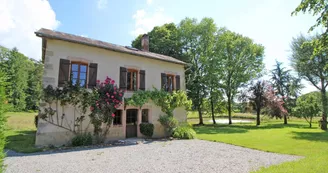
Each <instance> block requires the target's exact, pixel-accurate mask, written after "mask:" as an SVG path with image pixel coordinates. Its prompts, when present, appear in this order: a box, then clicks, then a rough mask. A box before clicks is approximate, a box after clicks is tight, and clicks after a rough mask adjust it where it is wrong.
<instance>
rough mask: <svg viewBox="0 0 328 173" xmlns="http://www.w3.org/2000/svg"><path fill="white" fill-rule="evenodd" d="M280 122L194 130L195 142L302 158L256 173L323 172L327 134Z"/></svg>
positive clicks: (327, 151) (298, 122)
mask: <svg viewBox="0 0 328 173" xmlns="http://www.w3.org/2000/svg"><path fill="white" fill-rule="evenodd" d="M282 122H283V121H282V120H279V121H277V120H265V122H262V125H261V126H259V127H256V126H255V125H254V123H252V124H235V125H216V126H213V125H209V124H208V125H205V126H195V131H196V132H197V138H198V139H203V140H209V141H216V142H224V143H229V144H233V145H238V146H243V147H247V148H254V149H258V150H263V151H269V152H275V153H283V154H292V155H299V156H305V158H304V159H301V160H299V161H294V162H287V163H283V164H280V165H276V166H271V167H269V168H262V169H260V170H259V171H257V172H265V173H267V172H288V173H290V172H307V173H309V172H327V169H328V164H327V163H328V132H325V131H322V130H320V129H319V128H318V124H317V123H315V124H313V125H312V128H309V126H308V124H307V123H306V122H305V120H300V119H291V120H290V121H289V124H288V125H283V124H282Z"/></svg>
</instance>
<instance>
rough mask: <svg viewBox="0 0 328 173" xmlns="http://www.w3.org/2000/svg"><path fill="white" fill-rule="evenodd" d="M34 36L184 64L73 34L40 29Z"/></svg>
mask: <svg viewBox="0 0 328 173" xmlns="http://www.w3.org/2000/svg"><path fill="white" fill-rule="evenodd" d="M35 34H36V35H37V36H38V37H44V38H51V39H58V40H63V41H68V42H72V43H78V44H83V45H88V46H93V47H99V48H103V49H108V50H112V51H116V52H121V53H127V54H131V55H136V56H142V57H146V58H152V59H157V60H161V61H167V62H172V63H176V64H183V65H184V64H186V63H185V62H183V61H180V60H178V59H175V58H173V57H170V56H166V55H161V54H157V53H152V52H147V51H142V50H139V49H136V48H131V47H127V46H120V45H116V44H112V43H108V42H103V41H100V40H94V39H91V38H86V37H82V36H77V35H73V34H68V33H63V32H58V31H53V30H49V29H45V28H41V29H40V30H38V31H36V32H35Z"/></svg>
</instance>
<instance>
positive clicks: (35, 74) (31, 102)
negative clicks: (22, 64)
mask: <svg viewBox="0 0 328 173" xmlns="http://www.w3.org/2000/svg"><path fill="white" fill-rule="evenodd" d="M42 75H43V64H42V62H41V61H36V60H33V59H30V60H29V61H28V81H27V88H26V90H25V93H26V98H25V102H26V108H25V109H26V110H38V106H39V102H40V99H41V92H42Z"/></svg>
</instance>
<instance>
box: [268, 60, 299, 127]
mask: <svg viewBox="0 0 328 173" xmlns="http://www.w3.org/2000/svg"><path fill="white" fill-rule="evenodd" d="M271 81H272V87H273V89H274V90H275V91H276V93H277V95H278V96H279V97H281V98H282V99H283V101H284V103H285V104H284V107H285V108H286V110H288V112H291V108H292V106H295V102H296V98H297V97H298V95H299V94H300V91H301V89H302V87H303V86H302V84H301V79H300V78H297V77H295V76H293V75H292V74H291V70H289V69H286V67H283V66H282V63H281V62H278V61H276V65H275V67H274V69H272V70H271ZM284 124H287V114H285V116H284Z"/></svg>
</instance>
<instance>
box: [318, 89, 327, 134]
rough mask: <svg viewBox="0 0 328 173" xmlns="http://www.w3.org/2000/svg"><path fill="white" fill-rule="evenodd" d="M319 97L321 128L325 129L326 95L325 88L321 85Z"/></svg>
mask: <svg viewBox="0 0 328 173" xmlns="http://www.w3.org/2000/svg"><path fill="white" fill-rule="evenodd" d="M321 97H322V108H323V111H322V119H321V125H320V127H321V130H327V109H328V108H327V106H328V105H327V104H328V103H327V96H326V89H325V88H324V87H323V88H322V90H321Z"/></svg>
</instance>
